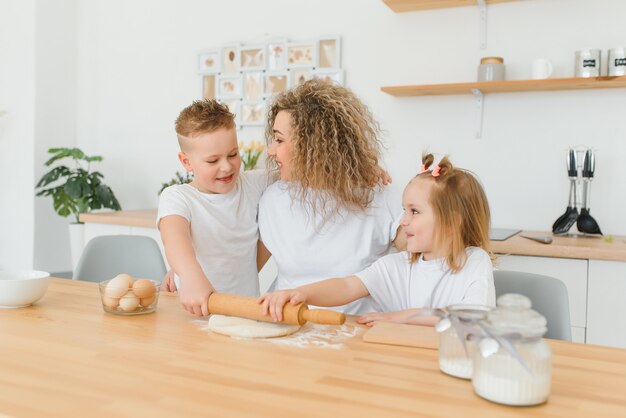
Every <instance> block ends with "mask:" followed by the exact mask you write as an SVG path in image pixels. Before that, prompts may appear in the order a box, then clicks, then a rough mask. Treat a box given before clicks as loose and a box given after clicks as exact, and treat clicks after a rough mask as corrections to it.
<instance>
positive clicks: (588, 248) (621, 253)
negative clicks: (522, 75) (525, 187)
mask: <svg viewBox="0 0 626 418" xmlns="http://www.w3.org/2000/svg"><path fill="white" fill-rule="evenodd" d="M156 216H157V211H156V209H147V210H128V211H119V212H101V213H84V214H82V215H80V220H81V222H86V223H99V224H110V225H124V226H137V227H146V228H156ZM522 234H524V235H548V236H552V237H553V241H552V244H542V243H539V242H536V241H532V240H529V239H527V238H523V237H521V236H520V235H519V234H518V235H515V236H513V237H511V238H509V239H507V240H504V241H491V249H492V251H493V252H495V253H498V254H514V255H531V256H538V257H558V258H577V259H593V260H609V261H626V237H622V236H615V237H613V241H612V242H607V241H605V240H604V238H603V237H597V236H582V235H570V236H554V235H552V233H550V232H540V231H523V232H522Z"/></svg>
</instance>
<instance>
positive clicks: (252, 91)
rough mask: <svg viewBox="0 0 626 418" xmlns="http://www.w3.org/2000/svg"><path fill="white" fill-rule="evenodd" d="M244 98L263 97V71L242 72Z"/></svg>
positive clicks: (254, 98) (257, 98)
mask: <svg viewBox="0 0 626 418" xmlns="http://www.w3.org/2000/svg"><path fill="white" fill-rule="evenodd" d="M243 86H244V92H243V98H244V100H260V99H261V98H262V97H263V73H262V72H253V73H252V72H251V73H244V74H243Z"/></svg>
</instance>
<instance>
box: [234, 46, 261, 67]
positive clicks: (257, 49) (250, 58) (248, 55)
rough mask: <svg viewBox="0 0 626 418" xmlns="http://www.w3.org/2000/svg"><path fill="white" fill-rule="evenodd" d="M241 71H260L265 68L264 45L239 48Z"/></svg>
mask: <svg viewBox="0 0 626 418" xmlns="http://www.w3.org/2000/svg"><path fill="white" fill-rule="evenodd" d="M239 63H240V64H239V65H240V68H241V71H262V70H264V69H265V45H255V46H245V47H243V46H242V47H241V48H239Z"/></svg>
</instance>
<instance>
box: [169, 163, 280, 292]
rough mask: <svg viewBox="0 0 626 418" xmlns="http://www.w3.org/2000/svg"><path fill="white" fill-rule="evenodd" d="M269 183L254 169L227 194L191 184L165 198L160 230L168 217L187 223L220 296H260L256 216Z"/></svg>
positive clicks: (171, 189) (242, 175)
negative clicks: (229, 294) (216, 192)
mask: <svg viewBox="0 0 626 418" xmlns="http://www.w3.org/2000/svg"><path fill="white" fill-rule="evenodd" d="M268 183H269V177H268V176H267V174H266V173H265V171H264V170H253V171H244V172H242V173H240V174H239V177H238V178H237V182H236V184H235V187H234V188H233V190H232V191H230V192H229V193H225V194H209V193H202V192H200V191H198V190H197V189H196V188H195V187H193V186H191V185H189V184H179V185H174V186H170V187H168V188H166V189H165V190H163V192H162V193H161V197H160V199H159V211H158V217H157V226H158V225H159V222H160V220H161V219H163V218H164V217H166V216H170V215H178V216H182V217H183V218H185V219H186V220H187V221H189V224H190V226H191V238H192V241H193V248H194V251H195V253H196V259H197V260H198V263H199V264H200V266H201V267H202V270H203V271H204V273H205V274H206V276H207V278H208V279H209V280H210V282H211V283H212V284H213V286H214V287H215V289H216V290H217V291H218V292H224V293H237V294H241V295H248V296H257V295H258V294H259V276H258V273H257V264H256V255H257V242H258V238H259V232H258V231H259V230H258V223H257V214H258V204H259V200H260V198H261V195H262V194H263V191H264V190H265V189H266V188H267V185H268ZM175 281H176V286H177V287H180V279H179V278H178V277H177V276H175Z"/></svg>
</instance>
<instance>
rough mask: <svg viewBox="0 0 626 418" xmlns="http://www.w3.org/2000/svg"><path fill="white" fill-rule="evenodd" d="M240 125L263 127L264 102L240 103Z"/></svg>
mask: <svg viewBox="0 0 626 418" xmlns="http://www.w3.org/2000/svg"><path fill="white" fill-rule="evenodd" d="M240 123H241V125H242V126H244V125H261V126H262V125H263V124H264V123H265V102H264V101H262V100H260V101H254V102H241V122H240Z"/></svg>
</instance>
